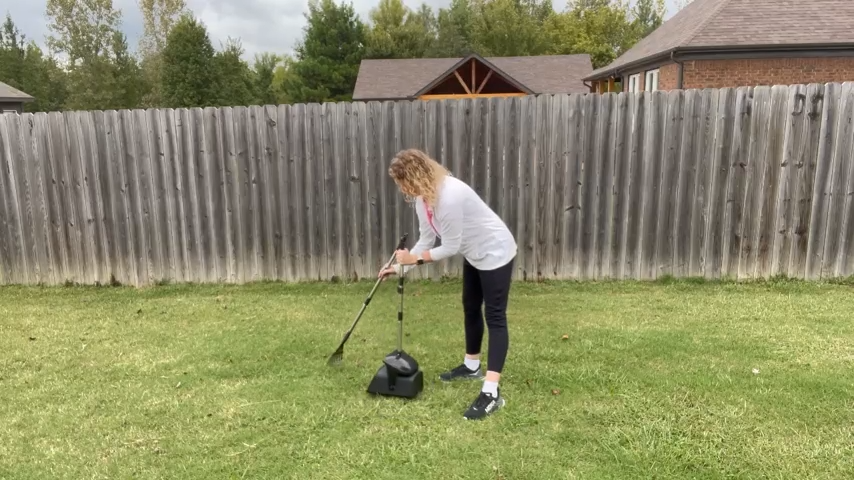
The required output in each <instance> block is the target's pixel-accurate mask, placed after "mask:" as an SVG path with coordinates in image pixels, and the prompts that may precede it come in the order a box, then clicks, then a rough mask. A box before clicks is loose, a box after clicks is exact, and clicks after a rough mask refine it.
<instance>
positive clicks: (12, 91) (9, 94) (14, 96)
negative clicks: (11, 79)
mask: <svg viewBox="0 0 854 480" xmlns="http://www.w3.org/2000/svg"><path fill="white" fill-rule="evenodd" d="M33 100H35V98H33V97H31V96H30V95H27V94H26V93H24V92H22V91H20V90H18V89H17V88H12V87H11V86H9V85H6V84H5V83H3V82H0V102H32V101H33Z"/></svg>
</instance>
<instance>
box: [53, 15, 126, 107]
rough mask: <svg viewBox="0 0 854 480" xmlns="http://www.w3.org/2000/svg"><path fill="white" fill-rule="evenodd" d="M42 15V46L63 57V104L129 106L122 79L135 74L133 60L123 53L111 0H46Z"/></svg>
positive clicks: (121, 39)
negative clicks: (44, 15)
mask: <svg viewBox="0 0 854 480" xmlns="http://www.w3.org/2000/svg"><path fill="white" fill-rule="evenodd" d="M47 16H48V18H49V23H48V29H49V31H50V32H51V34H50V35H49V36H48V38H47V44H48V46H49V48H50V49H51V50H53V51H54V52H55V53H60V54H64V56H65V57H66V59H67V72H68V77H67V78H68V97H67V99H66V104H65V108H67V109H80V110H107V109H111V108H121V107H129V106H135V105H131V104H132V102H133V98H134V96H135V94H134V93H130V91H129V90H128V88H127V83H126V82H128V81H129V80H130V79H132V78H137V77H138V72H137V71H136V67H135V64H136V60H135V59H132V57H131V56H130V54H129V53H128V51H127V42H126V40H125V37H124V35H123V34H122V33H121V29H120V27H121V12H120V11H119V10H116V9H114V8H113V3H112V0H47ZM134 88H135V87H133V88H131V90H133V89H134Z"/></svg>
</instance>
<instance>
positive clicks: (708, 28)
mask: <svg viewBox="0 0 854 480" xmlns="http://www.w3.org/2000/svg"><path fill="white" fill-rule="evenodd" d="M852 22H854V1H852V0H694V1H693V2H691V3H689V4H688V5H687V6H686V7H685V8H683V9H682V10H680V11H679V12H677V13H676V15H674V16H673V17H672V18H670V19H669V20H667V21H666V22H664V23H663V24H662V25H661V26H660V27H659V28H658V29H657V30H655V31H654V32H652V33H650V34H649V35H648V36H646V37H645V38H644V39H642V40H641V41H639V42H638V43H637V44H635V45H634V46H633V47H632V48H631V49H629V50H628V51H627V52H625V53H624V54H623V55H621V56H620V57H619V58H617V59H616V60H615V61H614V62H612V63H611V64H610V65H608V66H606V67H603V68H600V69H597V70H595V71H594V72H592V73H591V74H590V75H587V76H586V77H585V80H591V79H593V78H602V77H603V76H605V75H607V74H610V73H611V72H613V71H615V70H617V69H620V68H622V67H628V66H631V65H632V64H639V63H642V62H645V61H648V60H652V59H653V58H655V57H659V56H669V55H670V54H671V52H676V51H686V52H687V51H703V50H710V49H716V50H719V51H721V50H727V49H732V50H741V51H745V50H761V49H767V48H769V47H776V48H780V47H786V46H797V47H812V48H819V49H820V48H828V47H833V46H836V47H839V46H850V47H851V48H852V49H854V28H852V27H851V24H852Z"/></svg>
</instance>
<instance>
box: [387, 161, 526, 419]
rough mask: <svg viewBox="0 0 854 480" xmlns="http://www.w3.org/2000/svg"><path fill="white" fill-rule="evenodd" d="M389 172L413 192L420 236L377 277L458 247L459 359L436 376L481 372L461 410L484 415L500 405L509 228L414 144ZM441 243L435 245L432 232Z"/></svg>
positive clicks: (469, 376) (512, 254) (511, 250)
mask: <svg viewBox="0 0 854 480" xmlns="http://www.w3.org/2000/svg"><path fill="white" fill-rule="evenodd" d="M389 175H390V176H391V178H392V179H393V180H394V182H395V183H396V184H397V186H398V188H399V189H400V191H401V192H402V193H403V194H404V195H406V196H407V197H408V199H414V201H415V202H416V204H415V211H416V213H417V215H418V220H419V225H420V238H419V239H418V242H417V243H416V245H415V246H414V247H413V248H412V250H411V251H409V250H406V249H404V250H400V251H398V252H397V254H396V258H397V265H395V266H393V267H390V268H388V269H385V270H383V271H382V272H380V276H381V277H386V276H388V275H393V274H400V273H402V272H401V268H403V269H404V270H403V272H406V271H408V270H409V269H410V268H413V266H416V265H422V264H425V263H432V262H438V261H440V260H444V259H446V258H448V257H451V256H452V255H456V254H457V253H460V254H462V255H463V257H464V259H465V261H464V262H463V310H464V313H465V337H466V354H465V357H464V358H463V363H462V364H461V365H459V366H457V367H455V368H452V369H451V370H449V371H447V372H445V373H443V374H441V375H440V378H441V379H442V380H444V381H451V380H457V379H466V380H473V379H484V382H483V388H482V389H481V392H480V394H479V395H478V397H477V398H476V399H475V401H474V402H473V403H472V404H471V406H470V407H469V409H468V410H467V411H466V412H465V414H464V417H465V418H466V419H481V418H484V417H486V416H488V415H490V414H492V413H493V412H495V411H496V410H498V409H499V408H501V407H502V406H504V404H505V400H504V398H503V397H502V396H501V394H500V390H499V388H498V382H499V380H500V378H501V371H502V369H503V368H504V360H505V358H506V356H507V348H508V346H509V338H508V335H507V315H506V311H507V297H508V294H509V293H510V281H511V277H512V274H513V261H514V259H515V258H516V241H515V240H514V239H513V234H512V233H511V232H510V230H509V229H508V228H507V226H506V225H505V224H504V222H503V221H502V220H501V218H500V217H499V216H498V215H497V214H496V213H495V212H493V211H492V210H491V209H490V208H489V206H488V205H487V204H486V203H485V202H484V201H483V200H481V198H480V197H479V196H478V195H477V193H476V192H475V191H474V190H473V189H472V188H471V187H469V186H468V185H466V184H465V183H464V182H462V181H460V180H458V179H456V178H454V177H453V176H451V174H450V172H448V170H447V169H445V168H444V167H443V166H442V165H440V164H439V163H438V162H436V161H435V160H433V159H432V158H430V157H429V156H427V155H426V154H425V153H424V152H422V151H420V150H414V149H411V150H404V151H402V152H400V153H398V154H397V156H395V158H394V160H393V161H392V162H391V166H390V167H389ZM437 238H438V239H440V240H441V245H440V246H438V247H434V245H435V243H436V239H437ZM484 305H485V311H486V325H487V327H488V328H489V354H488V357H487V362H488V363H487V366H488V370H487V372H486V376H485V378H484V376H483V374H482V373H481V365H480V350H481V344H482V342H483V333H484V327H483V324H484V318H483V315H482V313H481V307H482V306H484Z"/></svg>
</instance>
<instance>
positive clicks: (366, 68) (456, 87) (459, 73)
mask: <svg viewBox="0 0 854 480" xmlns="http://www.w3.org/2000/svg"><path fill="white" fill-rule="evenodd" d="M592 71H593V67H592V64H591V61H590V57H589V55H543V56H528V57H490V58H484V57H482V56H480V55H477V54H472V55H468V56H466V57H464V58H417V59H380V60H363V61H362V64H361V65H360V68H359V76H358V78H357V81H356V88H355V89H354V92H353V100H354V101H381V100H416V99H421V100H430V99H455V98H483V97H486V98H489V97H516V96H525V95H539V94H560V93H589V92H590V86H589V85H586V84H585V83H584V82H583V81H582V78H583V77H584V76H585V75H588V74H589V73H590V72H592Z"/></svg>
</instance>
